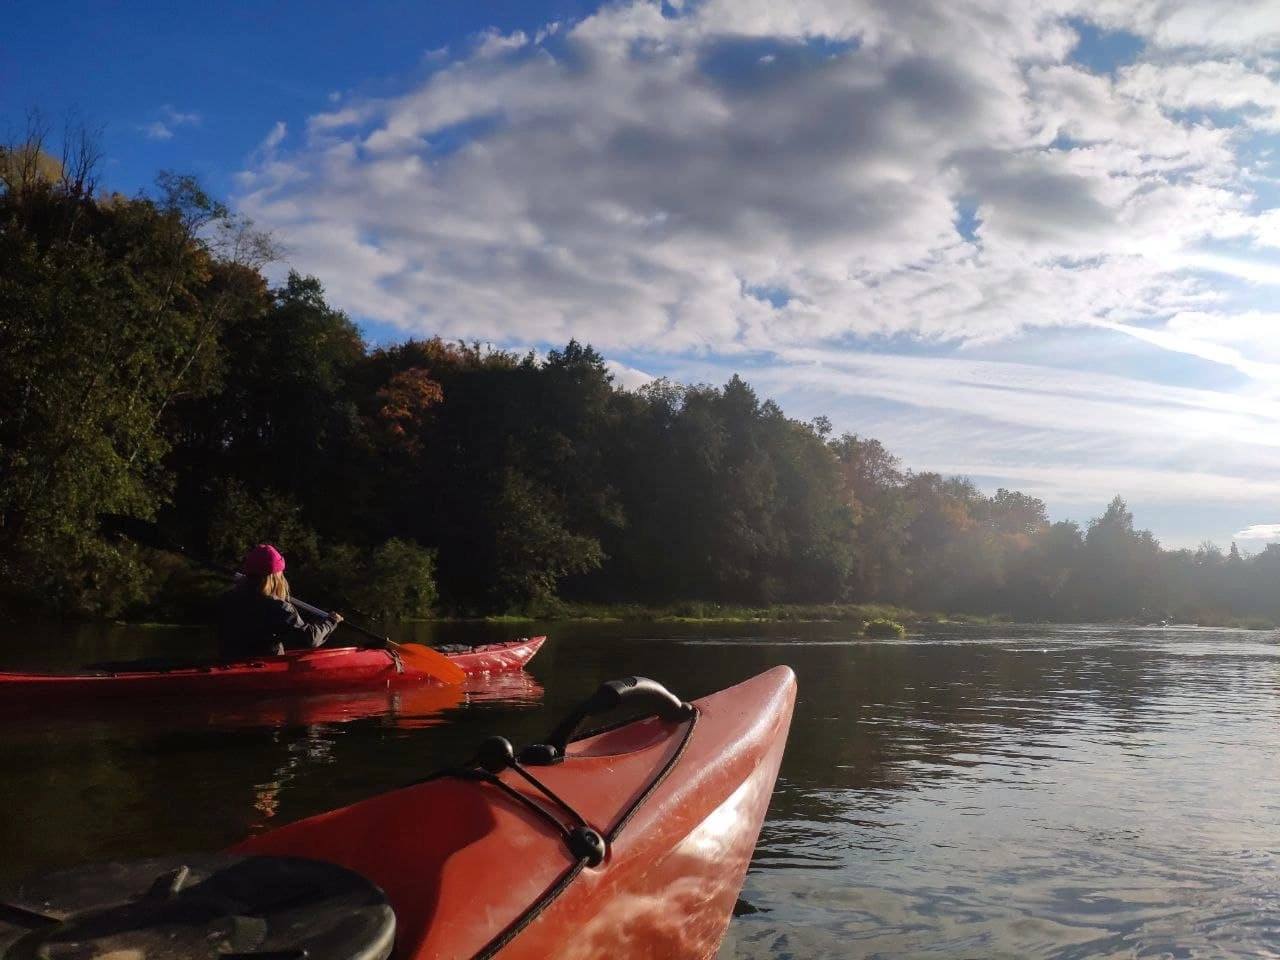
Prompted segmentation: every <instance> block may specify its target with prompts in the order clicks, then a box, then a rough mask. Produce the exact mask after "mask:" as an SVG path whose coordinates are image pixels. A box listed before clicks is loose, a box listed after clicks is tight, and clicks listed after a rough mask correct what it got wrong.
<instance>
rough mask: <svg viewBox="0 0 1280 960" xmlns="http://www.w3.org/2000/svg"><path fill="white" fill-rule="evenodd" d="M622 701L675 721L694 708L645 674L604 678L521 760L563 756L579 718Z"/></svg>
mask: <svg viewBox="0 0 1280 960" xmlns="http://www.w3.org/2000/svg"><path fill="white" fill-rule="evenodd" d="M623 704H629V705H634V706H640V707H643V708H645V709H647V710H648V712H649V713H651V714H653V715H655V716H657V717H660V718H661V719H663V720H667V721H670V722H675V721H678V720H687V719H688V718H689V717H691V716H692V715H693V714H694V712H695V709H696V708H695V707H694V706H693V705H692V704H689V703H685V702H684V701H683V700H681V699H680V698H679V697H677V696H676V695H675V694H674V693H672V692H671V691H670V690H668V689H667V688H666V687H664V686H663V685H662V684H660V683H658V681H657V680H650V679H649V678H648V677H625V678H623V679H622V680H606V681H605V682H604V683H602V684H600V687H599V689H597V690H596V692H595V693H593V694H592V695H591V696H590V697H588V698H587V699H586V700H584V701H583V702H582V703H581V704H579V706H578V707H577V709H575V710H574V711H573V712H572V713H570V714H569V715H568V716H567V717H565V718H564V720H562V721H561V722H560V724H559V725H558V726H557V727H556V728H555V729H554V730H552V731H551V735H550V736H549V737H547V740H546V743H538V744H534V745H532V746H529V747H526V748H525V749H524V750H523V751H521V755H520V759H521V761H522V762H524V763H532V764H546V763H557V762H559V761H560V760H563V759H564V751H565V748H566V747H568V745H569V741H571V740H572V739H573V735H574V734H575V733H577V731H578V727H580V726H581V725H582V721H584V720H586V719H587V718H588V717H594V716H597V715H599V714H601V713H608V712H609V711H610V710H616V709H617V708H618V707H620V706H622V705H623Z"/></svg>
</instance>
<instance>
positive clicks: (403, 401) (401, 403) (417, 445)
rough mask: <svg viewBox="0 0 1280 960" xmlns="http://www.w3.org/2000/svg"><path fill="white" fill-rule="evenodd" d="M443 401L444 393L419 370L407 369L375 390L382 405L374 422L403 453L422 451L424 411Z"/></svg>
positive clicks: (427, 374)
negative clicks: (376, 422) (376, 421)
mask: <svg viewBox="0 0 1280 960" xmlns="http://www.w3.org/2000/svg"><path fill="white" fill-rule="evenodd" d="M443 399H444V390H443V389H441V387H440V384H439V383H437V382H436V381H435V380H433V379H432V378H431V374H430V373H428V372H427V371H426V370H424V369H423V368H422V367H410V368H409V369H407V370H400V371H397V372H396V373H393V374H392V375H391V378H390V379H389V380H388V381H387V385H386V386H385V387H383V388H382V389H381V390H379V391H378V400H379V401H380V402H381V404H382V406H381V407H379V409H378V414H377V419H378V422H379V424H381V426H382V429H383V431H384V433H385V434H386V435H387V436H388V437H389V438H390V439H392V440H393V441H394V442H395V443H396V444H397V445H398V446H400V447H401V448H402V449H403V450H404V452H405V453H408V454H416V453H419V452H420V451H421V450H422V439H421V434H422V430H421V428H422V426H423V424H424V423H425V421H426V416H427V411H428V410H429V409H430V408H431V407H433V406H435V405H436V404H438V403H440V402H441V401H442V400H443Z"/></svg>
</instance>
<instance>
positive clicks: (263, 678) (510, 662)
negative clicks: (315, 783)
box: [0, 637, 547, 696]
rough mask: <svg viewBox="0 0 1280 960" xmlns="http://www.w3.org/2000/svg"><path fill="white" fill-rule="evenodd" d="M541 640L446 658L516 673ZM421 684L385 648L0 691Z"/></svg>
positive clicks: (1, 683) (421, 678)
mask: <svg viewBox="0 0 1280 960" xmlns="http://www.w3.org/2000/svg"><path fill="white" fill-rule="evenodd" d="M546 639H547V638H546V637H530V638H525V639H521V640H513V641H511V642H509V643H495V644H487V645H485V646H480V647H474V648H471V649H470V650H467V651H466V652H463V653H450V654H446V656H448V657H449V659H450V660H452V661H453V662H454V663H456V664H457V665H458V666H459V667H461V668H462V670H463V671H464V672H465V673H466V674H467V675H468V676H469V677H479V676H484V675H487V674H494V673H504V672H508V671H513V670H522V669H524V667H525V665H526V664H527V663H528V662H529V661H530V660H532V659H533V656H534V654H536V653H537V652H538V650H539V649H540V648H541V647H542V645H543V643H545V642H546ZM119 666H120V667H124V666H126V665H125V664H121V665H119ZM427 682H436V681H433V680H432V679H431V678H429V677H428V676H426V675H425V674H419V673H415V672H413V671H412V670H410V669H406V670H404V671H403V672H401V671H400V670H398V669H397V667H396V662H395V660H394V659H393V658H392V656H391V655H390V654H389V653H388V652H387V651H385V650H380V649H364V648H360V647H320V648H317V649H315V650H290V651H287V652H285V653H283V654H280V655H278V656H270V657H258V658H255V659H252V660H242V661H236V662H231V663H218V664H208V665H202V666H177V667H174V668H172V669H151V670H145V669H144V670H128V669H112V670H99V671H94V672H91V673H73V674H53V673H0V691H4V692H5V693H11V694H12V693H40V694H44V695H50V694H62V695H75V696H94V695H115V694H121V695H126V694H147V695H158V694H167V693H172V694H183V695H199V694H206V693H210V694H211V693H218V694H222V693H228V694H234V693H287V692H295V691H296V692H319V691H331V690H344V689H364V688H372V687H384V686H391V687H395V686H402V685H416V684H421V683H427Z"/></svg>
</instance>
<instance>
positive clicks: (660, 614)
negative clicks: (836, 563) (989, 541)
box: [485, 601, 1008, 624]
mask: <svg viewBox="0 0 1280 960" xmlns="http://www.w3.org/2000/svg"><path fill="white" fill-rule="evenodd" d="M485 619H486V620H487V621H488V622H490V623H516V622H521V621H529V620H576V621H586V622H590V621H599V622H606V623H614V622H626V621H630V622H638V623H803V622H809V623H870V622H874V621H877V620H888V621H895V622H898V623H905V624H925V623H978V624H982V623H1004V622H1008V618H1007V617H1001V616H978V615H974V614H941V613H920V612H918V611H914V610H908V609H906V608H904V607H898V606H894V605H892V604H883V603H831V604H798V603H778V604H770V605H768V606H740V605H735V604H726V603H711V602H701V601H684V602H681V603H673V604H666V605H658V606H650V605H646V604H640V603H614V604H595V603H564V604H557V605H556V606H555V607H553V608H549V609H546V610H535V611H530V612H528V613H526V614H523V615H511V614H508V615H502V616H493V617H486V618H485Z"/></svg>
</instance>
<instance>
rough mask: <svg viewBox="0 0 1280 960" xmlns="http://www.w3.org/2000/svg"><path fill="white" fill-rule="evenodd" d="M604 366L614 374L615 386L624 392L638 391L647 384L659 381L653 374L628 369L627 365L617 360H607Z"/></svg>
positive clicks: (631, 368) (632, 368)
mask: <svg viewBox="0 0 1280 960" xmlns="http://www.w3.org/2000/svg"><path fill="white" fill-rule="evenodd" d="M604 365H605V367H606V368H607V369H608V371H609V372H610V373H611V374H613V382H614V384H615V385H616V386H619V387H622V388H623V389H624V390H637V389H639V388H640V387H643V386H644V385H645V384H646V383H652V382H653V381H654V380H656V379H657V378H656V377H655V376H654V375H653V374H651V373H645V372H644V371H643V370H637V369H636V368H635V367H628V366H627V365H626V364H625V363H619V362H618V361H617V360H606V361H605V363H604Z"/></svg>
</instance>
